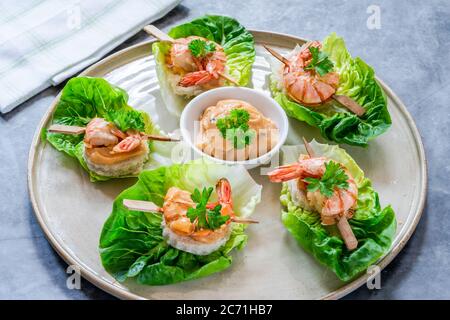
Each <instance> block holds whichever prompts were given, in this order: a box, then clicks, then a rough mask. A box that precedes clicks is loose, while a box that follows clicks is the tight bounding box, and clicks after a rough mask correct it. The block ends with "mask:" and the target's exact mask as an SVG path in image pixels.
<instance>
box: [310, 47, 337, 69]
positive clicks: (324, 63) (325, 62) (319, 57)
mask: <svg viewBox="0 0 450 320" xmlns="http://www.w3.org/2000/svg"><path fill="white" fill-rule="evenodd" d="M309 52H311V55H312V59H311V62H310V63H309V64H308V65H307V66H306V67H305V70H315V71H316V72H317V73H318V74H320V75H321V76H324V75H326V74H327V73H328V72H330V71H331V70H333V67H334V64H333V62H332V61H331V60H330V59H329V58H328V54H326V53H325V52H323V51H320V50H319V48H316V47H309Z"/></svg>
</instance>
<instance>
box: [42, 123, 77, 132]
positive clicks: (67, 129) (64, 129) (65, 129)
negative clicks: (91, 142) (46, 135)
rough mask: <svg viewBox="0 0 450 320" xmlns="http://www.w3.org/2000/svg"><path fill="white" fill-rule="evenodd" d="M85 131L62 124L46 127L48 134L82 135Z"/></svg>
mask: <svg viewBox="0 0 450 320" xmlns="http://www.w3.org/2000/svg"><path fill="white" fill-rule="evenodd" d="M85 131H86V128H85V127H77V126H67V125H64V124H52V125H51V126H50V127H48V132H51V133H65V134H82V133H84V132H85Z"/></svg>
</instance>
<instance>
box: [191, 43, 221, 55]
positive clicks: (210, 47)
mask: <svg viewBox="0 0 450 320" xmlns="http://www.w3.org/2000/svg"><path fill="white" fill-rule="evenodd" d="M188 49H189V50H190V51H191V53H192V55H193V56H194V57H196V58H203V57H206V56H207V55H208V54H209V53H212V52H214V51H216V45H215V44H214V43H213V42H206V41H204V40H201V39H194V40H192V41H191V42H189V44H188Z"/></svg>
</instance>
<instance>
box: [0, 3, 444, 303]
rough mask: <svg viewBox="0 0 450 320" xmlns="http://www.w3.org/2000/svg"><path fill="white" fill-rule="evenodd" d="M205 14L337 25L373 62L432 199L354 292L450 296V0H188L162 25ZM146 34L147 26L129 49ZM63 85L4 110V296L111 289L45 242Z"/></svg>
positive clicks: (0, 285)
mask: <svg viewBox="0 0 450 320" xmlns="http://www.w3.org/2000/svg"><path fill="white" fill-rule="evenodd" d="M370 5H378V6H379V8H380V9H381V28H380V29H373V30H369V29H368V28H367V24H366V21H367V18H368V17H369V14H368V13H367V8H368V7H369V6H370ZM204 13H220V14H227V15H231V16H234V17H235V18H237V19H238V20H239V21H240V22H241V23H243V24H244V25H245V26H246V27H248V28H255V29H265V30H273V31H278V32H285V33H292V34H295V35H299V36H301V37H304V38H310V39H322V38H323V37H324V36H326V35H327V34H328V33H329V32H331V31H336V32H337V33H338V34H339V35H342V36H343V37H344V38H345V39H346V42H347V45H348V47H349V49H350V52H353V53H355V54H357V55H359V56H361V57H362V58H363V59H364V60H365V61H366V62H368V63H369V64H370V65H372V66H373V67H374V68H375V70H376V72H377V75H378V76H379V77H380V78H381V79H383V80H384V81H385V82H386V83H387V84H388V85H389V86H390V87H391V88H392V89H393V90H394V91H395V92H396V93H397V94H398V96H399V97H400V98H401V99H402V100H403V102H404V103H405V104H406V106H407V107H408V110H409V112H410V113H411V114H412V116H413V117H414V119H415V121H416V124H417V126H418V128H419V130H420V133H421V135H422V138H423V142H424V144H425V149H426V154H427V160H428V173H429V187H428V199H427V206H426V209H425V211H424V214H423V217H422V219H421V221H420V223H419V225H418V227H417V230H416V232H415V233H414V235H413V236H412V238H411V240H410V241H409V243H408V244H407V245H406V247H405V248H404V250H403V251H402V252H401V253H400V254H399V255H398V256H397V258H396V259H395V260H394V261H393V262H392V263H391V264H390V265H389V266H388V267H387V268H386V269H385V270H384V271H383V272H382V283H381V285H382V289H381V290H368V289H367V288H366V287H361V288H360V289H358V290H356V291H355V292H353V293H351V294H349V295H348V296H347V297H346V299H420V298H423V299H449V298H450V273H449V271H450V270H449V265H450V245H449V244H450V220H449V218H448V213H449V212H450V200H449V198H448V197H449V195H450V192H449V191H448V190H447V187H448V183H449V171H450V166H449V165H448V158H447V157H448V156H450V146H449V143H448V141H449V137H450V135H449V133H450V132H449V127H450V120H449V119H450V117H449V116H450V108H449V105H448V104H449V101H450V94H449V88H450V80H449V79H447V75H448V74H450V59H449V52H450V41H449V40H450V2H449V1H448V0H442V1H426V2H424V1H419V0H414V1H388V0H378V1H376V2H373V1H361V0H355V1H331V0H325V1H322V0H321V1H293V0H290V1H289V0H284V1H281V0H279V1H274V0H268V1H267V0H266V1H256V0H247V1H243V0H233V1H208V0H197V1H194V0H188V1H183V3H182V4H181V5H180V6H178V7H177V8H176V9H174V10H173V11H172V12H171V13H170V14H169V15H168V16H166V17H165V18H163V19H161V20H159V21H157V22H156V25H157V26H158V27H160V28H162V29H165V30H167V29H169V28H170V26H172V25H175V24H178V23H179V22H182V21H186V20H190V19H192V18H194V17H197V16H199V15H202V14H204ZM145 39H147V36H146V35H145V34H144V33H142V32H141V33H139V34H137V35H136V36H134V37H133V38H131V39H130V40H128V41H127V42H126V43H124V44H123V45H122V46H121V47H120V48H124V47H127V46H129V45H131V44H133V43H137V42H140V41H143V40H145ZM120 48H119V49H120ZM16 85H20V83H18V84H16ZM60 90H61V86H59V87H55V88H50V89H47V90H45V91H44V92H42V93H40V94H39V95H37V96H35V97H34V98H32V99H30V100H29V101H27V102H25V103H23V104H22V105H21V106H19V107H18V108H16V109H15V110H14V111H12V112H10V113H8V114H6V115H1V117H0V137H1V138H0V155H1V156H0V159H1V160H0V203H1V205H0V298H1V299H110V298H112V297H111V296H110V295H108V294H107V293H105V292H103V291H101V290H99V289H97V288H96V287H94V286H93V285H91V284H90V283H88V282H87V281H85V280H83V281H82V284H81V290H69V289H67V287H66V279H67V274H66V267H67V266H66V264H65V263H64V262H63V261H62V260H61V259H60V258H59V256H58V255H57V254H56V253H55V251H54V250H53V249H52V248H51V246H50V244H49V243H48V242H47V241H46V239H45V237H44V234H43V232H42V231H41V229H40V227H39V226H38V224H37V222H36V219H35V217H34V214H33V209H32V207H31V204H30V201H29V198H28V191H27V185H26V168H27V155H28V150H29V147H30V143H31V140H32V137H33V134H34V130H35V128H36V126H37V124H38V122H39V120H40V119H41V117H42V115H43V113H44V112H45V110H46V109H47V108H48V106H49V105H50V103H51V102H52V100H53V99H54V97H55V96H56V95H57V94H58V92H59V91H60ZM0 94H1V93H0ZM399 156H400V157H401V156H402V155H399Z"/></svg>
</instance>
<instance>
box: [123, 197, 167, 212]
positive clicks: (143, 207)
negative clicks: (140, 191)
mask: <svg viewBox="0 0 450 320" xmlns="http://www.w3.org/2000/svg"><path fill="white" fill-rule="evenodd" d="M122 203H123V205H124V206H125V208H127V209H129V210H133V211H143V212H161V208H160V207H158V206H157V205H156V204H154V203H153V202H150V201H142V200H131V199H124V200H123V202H122Z"/></svg>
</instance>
